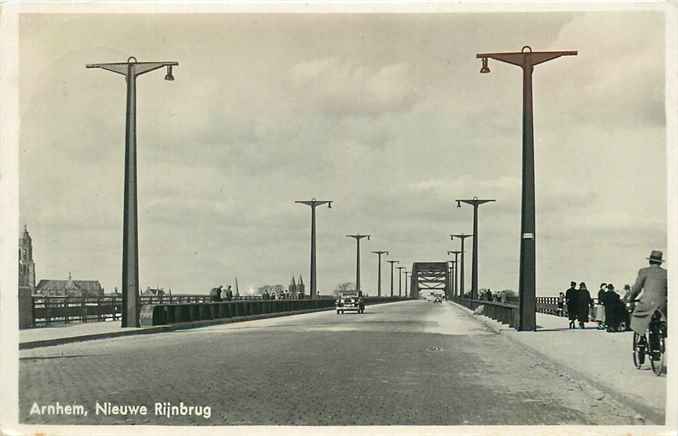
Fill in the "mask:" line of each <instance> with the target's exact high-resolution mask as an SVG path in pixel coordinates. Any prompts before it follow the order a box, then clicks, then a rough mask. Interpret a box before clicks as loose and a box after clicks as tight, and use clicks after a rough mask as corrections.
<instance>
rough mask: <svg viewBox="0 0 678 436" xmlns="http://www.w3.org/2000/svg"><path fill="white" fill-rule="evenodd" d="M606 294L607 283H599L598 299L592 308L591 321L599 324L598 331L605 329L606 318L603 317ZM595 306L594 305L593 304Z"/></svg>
mask: <svg viewBox="0 0 678 436" xmlns="http://www.w3.org/2000/svg"><path fill="white" fill-rule="evenodd" d="M606 292H607V283H601V284H600V289H598V298H597V301H596V303H598V305H597V306H595V307H592V309H594V310H593V319H595V320H596V321H598V322H599V324H598V329H599V330H605V329H606V328H607V318H606V317H605V314H606V312H605V302H604V300H605V293H606ZM594 304H595V303H594Z"/></svg>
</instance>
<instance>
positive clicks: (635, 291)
mask: <svg viewBox="0 0 678 436" xmlns="http://www.w3.org/2000/svg"><path fill="white" fill-rule="evenodd" d="M662 255H663V253H662V252H661V251H658V250H653V251H652V253H650V256H649V257H648V258H647V259H648V260H649V263H650V266H649V267H646V268H643V269H641V270H640V271H639V272H638V278H637V279H636V282H635V284H634V285H633V287H631V286H630V285H628V284H627V285H624V295H623V297H622V296H620V295H619V294H618V293H617V291H616V289H615V287H614V285H613V284H612V283H601V284H600V289H599V290H598V295H597V297H598V298H597V299H598V306H595V304H594V303H595V302H594V300H593V298H591V294H590V293H589V291H588V289H587V287H586V283H584V282H581V283H580V284H579V287H577V284H576V282H570V287H569V289H568V290H567V291H565V293H563V292H561V293H560V295H559V297H558V307H559V310H560V311H561V312H562V309H563V306H565V307H567V316H568V319H569V321H570V324H569V328H571V329H574V328H576V324H577V323H578V324H579V327H580V328H585V327H586V323H587V322H589V320H590V317H591V315H592V311H593V310H594V309H597V310H596V312H594V313H593V318H594V320H596V321H598V322H599V323H600V327H601V328H603V329H606V330H607V331H608V332H617V331H620V330H621V327H622V325H624V329H625V330H629V329H633V330H634V331H637V332H640V331H641V330H643V327H644V328H647V325H646V324H648V323H649V321H648V319H649V318H650V316H651V315H652V314H653V313H654V311H655V310H657V309H660V310H662V312H663V314H664V316H665V315H666V295H667V285H666V270H665V269H663V268H661V264H662V263H663V259H662ZM641 291H642V294H641ZM639 294H640V299H639V300H638V306H637V307H636V308H635V310H634V311H633V316H631V314H630V313H629V310H627V308H626V305H627V303H628V304H631V305H633V303H634V302H635V301H636V300H635V299H636V298H637V297H638V296H639ZM634 323H635V324H636V326H634Z"/></svg>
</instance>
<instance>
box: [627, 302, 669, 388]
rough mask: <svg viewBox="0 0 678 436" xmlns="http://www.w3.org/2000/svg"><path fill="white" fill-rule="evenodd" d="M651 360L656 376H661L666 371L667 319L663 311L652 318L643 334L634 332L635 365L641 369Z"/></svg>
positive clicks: (655, 313) (656, 312)
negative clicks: (647, 358) (647, 359)
mask: <svg viewBox="0 0 678 436" xmlns="http://www.w3.org/2000/svg"><path fill="white" fill-rule="evenodd" d="M645 356H648V357H649V359H650V366H651V367H652V372H654V373H655V375H657V376H660V375H662V374H663V373H664V371H665V370H666V318H665V317H664V314H663V313H662V312H661V310H656V311H655V312H654V314H652V318H650V325H649V327H648V329H647V331H646V332H645V333H643V334H638V333H636V332H633V364H634V366H635V367H636V368H637V369H640V368H641V367H642V366H643V364H644V363H645Z"/></svg>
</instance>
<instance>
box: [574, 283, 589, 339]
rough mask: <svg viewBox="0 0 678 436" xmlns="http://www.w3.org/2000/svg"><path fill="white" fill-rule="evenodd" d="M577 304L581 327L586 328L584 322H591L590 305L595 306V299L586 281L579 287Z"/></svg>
mask: <svg viewBox="0 0 678 436" xmlns="http://www.w3.org/2000/svg"><path fill="white" fill-rule="evenodd" d="M575 305H576V306H577V320H578V321H579V327H581V328H584V323H585V322H589V307H593V299H591V294H589V291H588V289H586V283H584V282H581V283H580V284H579V289H577V297H576V302H575Z"/></svg>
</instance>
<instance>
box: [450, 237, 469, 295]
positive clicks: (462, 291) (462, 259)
mask: <svg viewBox="0 0 678 436" xmlns="http://www.w3.org/2000/svg"><path fill="white" fill-rule="evenodd" d="M471 236H473V235H470V234H468V233H459V234H456V235H450V240H452V241H454V238H459V239H460V240H461V268H460V269H459V287H460V292H461V294H462V295H463V294H464V291H465V288H464V253H465V252H466V251H465V250H464V240H465V239H466V238H470V237H471Z"/></svg>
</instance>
